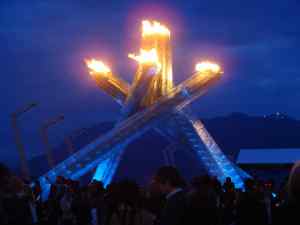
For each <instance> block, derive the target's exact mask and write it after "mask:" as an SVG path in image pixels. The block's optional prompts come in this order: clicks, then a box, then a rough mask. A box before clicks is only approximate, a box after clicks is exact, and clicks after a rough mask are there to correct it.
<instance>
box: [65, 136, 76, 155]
mask: <svg viewBox="0 0 300 225" xmlns="http://www.w3.org/2000/svg"><path fill="white" fill-rule="evenodd" d="M65 144H66V146H67V150H68V153H69V155H72V154H73V153H74V144H73V141H72V138H71V137H70V136H68V137H66V138H65Z"/></svg>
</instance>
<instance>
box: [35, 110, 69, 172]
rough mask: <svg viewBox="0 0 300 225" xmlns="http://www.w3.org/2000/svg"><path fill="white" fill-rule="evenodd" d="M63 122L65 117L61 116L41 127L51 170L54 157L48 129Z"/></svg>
mask: <svg viewBox="0 0 300 225" xmlns="http://www.w3.org/2000/svg"><path fill="white" fill-rule="evenodd" d="M63 120H64V116H63V115H59V116H57V117H54V118H51V119H49V120H47V121H46V122H45V123H44V124H43V125H42V127H41V137H42V142H43V144H44V147H45V152H46V156H47V161H48V166H49V168H50V169H51V168H53V167H54V159H53V155H52V150H51V146H50V143H49V137H48V129H49V128H50V127H51V126H54V125H56V124H58V123H59V122H61V121H63Z"/></svg>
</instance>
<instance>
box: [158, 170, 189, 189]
mask: <svg viewBox="0 0 300 225" xmlns="http://www.w3.org/2000/svg"><path fill="white" fill-rule="evenodd" d="M153 182H154V183H155V184H156V185H157V187H158V189H159V191H160V192H162V193H164V194H167V193H170V192H172V191H173V190H174V189H176V188H182V187H184V186H185V181H184V179H183V178H182V177H181V175H180V173H179V171H178V170H177V169H176V168H175V167H172V166H164V167H161V168H160V169H158V171H157V172H156V174H155V176H154V180H153Z"/></svg>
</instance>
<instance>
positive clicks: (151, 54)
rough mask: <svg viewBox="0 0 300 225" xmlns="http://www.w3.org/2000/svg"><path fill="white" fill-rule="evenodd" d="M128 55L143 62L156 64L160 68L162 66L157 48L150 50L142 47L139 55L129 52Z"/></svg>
mask: <svg viewBox="0 0 300 225" xmlns="http://www.w3.org/2000/svg"><path fill="white" fill-rule="evenodd" d="M128 57H129V58H131V59H134V60H136V61H138V62H139V63H141V64H155V65H156V67H157V68H158V69H160V67H161V65H160V63H159V60H158V56H157V52H156V49H155V48H152V49H151V50H149V51H147V50H144V49H141V50H140V54H139V55H134V54H129V55H128Z"/></svg>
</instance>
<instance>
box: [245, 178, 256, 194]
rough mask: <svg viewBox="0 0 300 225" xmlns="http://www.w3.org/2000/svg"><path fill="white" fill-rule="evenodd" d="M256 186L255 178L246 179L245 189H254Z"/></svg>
mask: <svg viewBox="0 0 300 225" xmlns="http://www.w3.org/2000/svg"><path fill="white" fill-rule="evenodd" d="M254 188H255V182H254V180H253V179H251V178H248V179H246V180H245V189H246V191H253V190H254Z"/></svg>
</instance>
